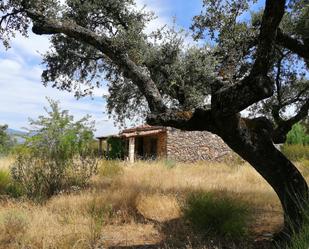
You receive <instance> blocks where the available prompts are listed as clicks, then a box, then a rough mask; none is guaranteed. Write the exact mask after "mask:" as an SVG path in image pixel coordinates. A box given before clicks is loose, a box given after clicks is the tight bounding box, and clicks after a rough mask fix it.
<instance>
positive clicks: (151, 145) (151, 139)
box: [98, 125, 231, 162]
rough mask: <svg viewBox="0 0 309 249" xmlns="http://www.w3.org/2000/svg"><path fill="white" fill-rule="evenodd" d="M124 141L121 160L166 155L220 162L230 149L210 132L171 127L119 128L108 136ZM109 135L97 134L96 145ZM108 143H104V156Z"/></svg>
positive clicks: (132, 160) (180, 158)
mask: <svg viewBox="0 0 309 249" xmlns="http://www.w3.org/2000/svg"><path fill="white" fill-rule="evenodd" d="M112 137H113V138H116V137H117V138H119V139H121V140H122V141H123V142H124V151H125V153H124V159H126V160H128V161H130V162H134V160H135V159H142V160H143V159H157V158H166V159H170V160H175V161H181V162H195V161H201V160H208V161H220V159H222V158H224V157H226V156H228V155H229V154H230V153H231V150H230V148H229V147H228V146H227V145H226V144H225V143H224V142H223V141H222V139H221V138H219V137H218V136H217V135H214V134H212V133H210V132H205V131H203V132H201V131H181V130H178V129H175V128H171V127H163V126H149V125H143V126H139V127H135V128H131V129H126V130H123V131H122V132H121V133H120V134H119V135H117V136H112ZM108 138H109V137H99V138H98V139H99V141H100V142H99V144H100V146H99V148H100V151H101V153H102V144H103V142H104V141H106V140H107V139H108ZM108 151H109V144H108V143H107V145H106V152H105V153H106V154H107V155H108Z"/></svg>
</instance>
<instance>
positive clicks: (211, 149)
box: [166, 128, 232, 162]
mask: <svg viewBox="0 0 309 249" xmlns="http://www.w3.org/2000/svg"><path fill="white" fill-rule="evenodd" d="M166 134H167V138H166V153H167V158H168V159H172V160H175V161H181V162H195V161H203V160H206V161H220V160H222V159H223V158H224V157H226V156H228V155H230V154H231V153H232V152H231V149H230V148H229V147H228V146H227V145H226V144H225V143H224V142H223V140H222V139H221V138H220V137H218V136H217V135H214V134H212V133H210V132H205V131H203V132H201V131H181V130H178V129H174V128H168V129H167V133H166Z"/></svg>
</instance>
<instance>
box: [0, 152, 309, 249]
mask: <svg viewBox="0 0 309 249" xmlns="http://www.w3.org/2000/svg"><path fill="white" fill-rule="evenodd" d="M12 162H13V159H9V158H6V159H2V160H0V169H8V167H9V165H10V164H11V163H12ZM299 167H300V168H301V170H304V169H303V168H304V167H302V166H301V165H299ZM304 173H305V174H306V175H307V174H308V172H307V171H306V170H304ZM307 176H308V175H307ZM196 193H199V194H204V195H205V194H206V195H210V196H212V197H213V198H210V199H209V198H208V199H207V198H206V199H207V201H208V202H209V201H211V202H216V201H217V200H220V199H222V198H223V199H225V200H228V201H232V202H233V203H242V205H243V206H245V207H247V209H248V213H250V215H248V216H246V217H245V218H246V220H245V225H244V224H242V225H241V226H242V228H244V229H245V232H244V233H243V234H242V236H240V237H239V238H237V237H236V238H235V236H232V235H233V234H227V236H225V235H226V234H224V235H222V234H220V233H219V234H217V233H213V232H211V231H199V230H196V229H195V228H194V226H193V225H192V224H191V222H190V221H188V219H186V218H185V211H184V210H186V211H188V208H189V209H190V208H191V209H190V210H189V211H190V212H191V213H190V214H191V216H192V214H193V215H194V214H195V213H194V212H196V210H193V209H192V207H193V206H190V207H188V206H186V205H187V200H188V198H189V197H190V196H192V195H194V194H196ZM197 196H198V195H197ZM204 200H205V199H204ZM218 203H219V204H218ZM218 203H212V204H211V205H213V208H212V210H209V212H210V213H211V214H212V215H213V214H215V215H217V216H220V215H223V213H224V214H226V212H229V211H230V209H231V206H230V204H228V205H226V204H222V203H226V202H218ZM220 203H221V204H220ZM220 205H221V206H220ZM222 205H225V207H223V208H222ZM197 206H198V205H197ZM214 210H215V211H216V212H217V213H213V211H214ZM236 210H240V211H241V210H242V209H236ZM220 212H221V213H220ZM238 225H239V224H238ZM281 225H282V211H281V208H280V204H279V201H278V199H277V197H276V195H275V194H274V192H273V191H272V189H271V188H270V187H269V186H268V185H267V184H266V182H265V181H264V180H263V179H262V178H261V177H260V176H259V175H258V174H257V173H256V172H255V171H254V170H253V169H252V168H251V167H250V166H248V165H246V164H243V165H233V166H229V165H227V164H219V163H218V164H214V163H212V164H210V163H205V162H204V163H196V164H191V165H190V164H177V165H175V164H174V163H171V162H164V161H161V162H138V163H136V164H134V165H126V164H125V163H118V162H104V161H102V162H100V166H99V172H98V175H96V176H95V177H93V179H92V181H91V184H90V185H89V187H88V188H87V189H83V190H79V189H74V188H73V189H72V191H70V192H67V193H61V194H59V195H57V196H55V197H53V198H51V199H49V200H48V201H47V202H46V203H43V204H35V203H32V202H30V201H27V200H23V199H19V200H16V199H15V200H14V199H10V198H8V197H6V196H2V197H1V205H0V248H1V249H2V248H3V249H5V248H7V249H13V248H14V249H15V248H16V249H17V248H18V249H19V248H27V249H69V248H70V249H84V248H85V249H86V248H87V249H89V248H143V247H139V246H141V245H149V247H147V248H205V249H206V248H207V249H208V248H209V249H210V248H223V247H224V245H227V246H228V247H224V248H246V249H247V248H248V249H249V248H264V247H262V246H263V244H259V243H258V244H257V243H253V242H254V241H255V242H256V241H263V240H264V239H265V238H267V236H268V235H269V233H274V232H276V231H278V230H279V229H280V227H281ZM231 226H233V225H231V224H229V225H228V226H227V228H226V226H225V229H227V231H229V229H230V227H231ZM235 228H236V229H238V227H237V226H235V227H234V228H233V229H234V230H235ZM224 231H226V230H224ZM229 235H231V236H229ZM151 246H152V247H151ZM257 246H258V247H257ZM265 248H266V247H265Z"/></svg>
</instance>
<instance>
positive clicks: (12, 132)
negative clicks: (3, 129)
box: [7, 128, 27, 143]
mask: <svg viewBox="0 0 309 249" xmlns="http://www.w3.org/2000/svg"><path fill="white" fill-rule="evenodd" d="M7 133H8V134H9V135H10V136H12V137H13V138H15V139H16V141H17V143H23V142H24V141H25V139H24V138H23V136H25V135H27V132H25V131H20V130H15V129H11V128H8V129H7Z"/></svg>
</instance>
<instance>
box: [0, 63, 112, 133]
mask: <svg viewBox="0 0 309 249" xmlns="http://www.w3.org/2000/svg"><path fill="white" fill-rule="evenodd" d="M41 71H42V69H41V68H39V66H37V65H34V66H31V65H30V66H27V65H23V64H21V63H19V62H18V61H14V60H11V59H7V58H5V59H0V87H1V92H0V101H1V102H0V123H7V124H9V126H10V127H11V128H15V129H20V128H21V127H26V126H27V123H28V122H27V121H28V117H31V118H36V117H37V116H38V115H41V114H43V112H44V110H43V107H44V106H46V105H47V100H46V97H50V98H52V99H55V100H60V102H61V107H62V108H63V109H67V110H69V111H70V113H71V114H73V115H74V116H75V117H76V118H77V119H79V118H81V117H83V116H85V115H86V114H89V115H91V116H92V118H93V120H95V121H97V120H99V121H100V122H97V125H96V129H97V132H96V135H106V134H111V133H117V131H118V129H117V128H115V127H114V126H113V121H112V120H108V118H107V117H106V115H104V114H103V112H104V110H105V102H104V101H103V99H102V98H98V97H96V96H100V95H101V93H104V92H106V90H104V89H101V90H99V91H98V92H97V93H95V94H94V95H95V96H94V98H93V99H91V98H90V97H87V98H85V99H81V100H76V99H75V98H74V97H73V95H72V94H71V93H68V92H63V91H59V90H56V89H53V88H51V87H44V86H43V85H42V83H41V82H40V72H41ZM102 119H104V120H107V121H106V122H102Z"/></svg>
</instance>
